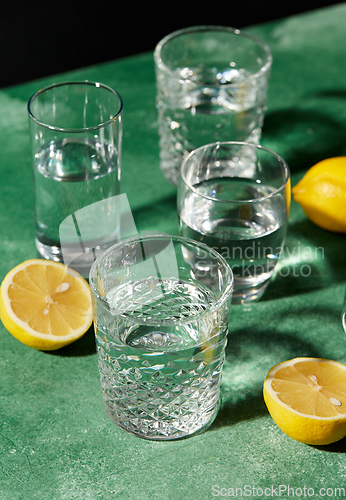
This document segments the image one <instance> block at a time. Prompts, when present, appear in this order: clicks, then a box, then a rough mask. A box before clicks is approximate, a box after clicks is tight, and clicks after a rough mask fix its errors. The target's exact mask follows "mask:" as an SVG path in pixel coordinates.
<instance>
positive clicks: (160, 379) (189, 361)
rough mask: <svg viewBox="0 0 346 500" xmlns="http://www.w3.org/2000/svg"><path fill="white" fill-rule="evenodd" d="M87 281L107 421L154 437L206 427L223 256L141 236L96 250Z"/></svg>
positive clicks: (221, 309) (224, 313) (217, 367)
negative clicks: (108, 247)
mask: <svg viewBox="0 0 346 500" xmlns="http://www.w3.org/2000/svg"><path fill="white" fill-rule="evenodd" d="M89 281H90V287H91V291H92V295H93V307H94V326H95V335H96V343H97V350H98V361H99V370H100V377H101V385H102V390H103V399H104V405H105V409H106V412H107V414H108V415H109V417H110V418H111V420H112V421H113V422H114V423H115V424H117V425H118V426H119V427H121V428H122V429H124V430H126V431H128V432H130V433H133V434H135V435H137V436H139V437H142V438H147V439H154V440H167V439H177V438H181V437H184V436H188V435H190V434H193V433H196V432H197V431H200V430H202V429H205V428H206V427H207V426H208V425H210V423H211V422H212V421H213V419H214V417H215V415H216V413H217V410H218V400H219V392H220V377H221V368H222V364H223V360H224V355H225V346H226V342H227V332H228V314H229V305H230V299H231V295H232V289H233V277H232V271H231V269H230V267H229V266H228V264H227V263H226V261H225V260H224V259H223V257H221V256H220V255H219V254H218V253H217V252H215V251H214V250H212V249H210V248H208V247H207V246H206V245H204V244H202V243H198V242H195V241H192V240H189V239H186V238H181V237H179V236H169V235H147V236H138V237H135V238H132V239H128V240H126V241H124V242H121V243H118V244H116V245H114V246H113V247H112V248H110V249H108V250H106V251H105V252H104V253H103V255H101V256H100V257H98V259H97V260H96V261H95V262H94V264H93V265H92V267H91V270H90V278H89Z"/></svg>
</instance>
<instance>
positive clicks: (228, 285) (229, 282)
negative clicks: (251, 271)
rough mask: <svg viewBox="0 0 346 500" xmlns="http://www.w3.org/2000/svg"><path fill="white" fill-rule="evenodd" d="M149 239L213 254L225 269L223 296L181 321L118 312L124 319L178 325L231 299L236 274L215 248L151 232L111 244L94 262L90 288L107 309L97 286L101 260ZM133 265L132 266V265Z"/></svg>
mask: <svg viewBox="0 0 346 500" xmlns="http://www.w3.org/2000/svg"><path fill="white" fill-rule="evenodd" d="M148 240H151V241H153V240H170V241H171V240H173V241H176V242H178V243H179V242H180V243H182V244H184V243H185V244H188V245H190V246H193V247H198V248H201V249H202V250H204V251H206V252H208V254H212V255H213V256H214V257H215V258H216V259H217V260H218V262H220V263H221V264H222V267H223V268H224V270H225V279H224V286H223V291H222V294H221V296H220V297H219V298H218V299H217V300H215V301H214V302H213V304H212V306H211V307H209V308H208V309H207V310H205V311H202V312H201V313H198V314H196V315H194V316H191V317H187V318H183V319H181V320H179V321H173V320H171V319H169V320H167V319H163V320H160V319H159V318H158V319H156V320H143V319H140V318H137V317H136V316H133V315H132V314H131V313H120V312H119V313H117V314H116V316H119V317H121V318H124V319H130V320H131V321H133V322H134V323H138V324H140V325H150V326H155V325H158V326H159V325H161V326H168V325H176V324H178V323H179V324H181V325H182V324H185V323H189V322H191V321H197V320H199V319H201V318H203V317H205V316H208V315H210V314H212V313H214V312H215V311H217V310H218V309H220V308H221V307H222V306H223V304H224V303H225V302H226V301H227V300H229V299H230V297H231V295H232V292H233V287H234V276H233V272H232V269H231V267H230V266H229V264H228V263H227V261H226V260H225V258H224V257H222V255H220V254H219V253H218V252H217V251H216V250H214V248H211V247H209V246H207V245H206V244H205V243H202V242H199V241H195V240H192V239H190V238H185V237H184V236H177V235H169V234H167V233H150V234H145V235H143V236H141V235H138V236H133V237H131V238H126V239H124V240H122V241H120V242H118V243H115V245H113V246H111V247H110V248H108V249H107V250H105V251H104V252H103V253H102V254H101V255H99V256H98V257H97V259H96V260H95V261H94V262H93V264H92V266H91V268H90V272H89V286H90V290H91V292H92V294H93V296H94V297H95V299H96V300H98V301H99V302H100V303H101V305H102V306H103V307H105V309H107V310H108V311H110V312H112V310H111V308H110V307H109V304H108V302H107V301H106V300H105V299H104V298H103V297H102V296H101V295H100V293H99V290H98V288H97V286H96V279H97V277H98V276H99V275H98V273H97V268H98V265H99V264H100V262H102V261H103V260H104V259H107V257H108V255H109V254H110V253H112V252H114V251H116V250H119V249H120V248H121V247H123V246H125V245H128V244H131V243H135V242H138V243H139V242H143V241H148ZM130 267H131V266H130Z"/></svg>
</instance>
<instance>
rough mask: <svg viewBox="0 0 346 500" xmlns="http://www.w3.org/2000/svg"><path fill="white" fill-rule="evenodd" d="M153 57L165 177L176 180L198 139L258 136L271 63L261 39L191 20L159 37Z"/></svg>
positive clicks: (199, 142)
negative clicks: (193, 24)
mask: <svg viewBox="0 0 346 500" xmlns="http://www.w3.org/2000/svg"><path fill="white" fill-rule="evenodd" d="M154 60H155V68H156V85H157V109H158V121H159V135H160V158H161V169H162V172H163V174H164V176H165V177H166V178H167V180H168V181H169V182H171V183H172V184H174V185H177V184H178V179H179V171H180V167H181V163H182V160H183V159H184V157H185V156H186V154H187V153H189V152H190V151H192V150H193V149H196V148H198V147H200V146H203V145H204V144H208V143H210V142H215V141H247V142H254V143H258V142H259V139H260V136H261V130H262V125H263V119H264V113H265V110H266V99H267V88H268V79H269V74H270V68H271V64H272V56H271V52H270V49H269V47H268V46H267V45H266V44H265V43H264V42H263V41H262V40H259V39H258V38H256V37H254V36H252V35H250V34H248V33H245V32H243V31H240V30H237V29H233V28H227V27H222V26H196V27H193V28H186V29H182V30H179V31H176V32H174V33H171V34H170V35H167V36H166V37H165V38H163V39H162V40H161V41H160V42H159V43H158V45H157V46H156V49H155V52H154Z"/></svg>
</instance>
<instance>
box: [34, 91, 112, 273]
mask: <svg viewBox="0 0 346 500" xmlns="http://www.w3.org/2000/svg"><path fill="white" fill-rule="evenodd" d="M28 112H29V117H30V119H29V124H30V134H31V146H32V165H33V172H34V188H35V218H36V247H37V250H38V253H39V255H40V256H41V257H43V258H46V259H51V260H55V261H60V262H63V261H65V263H68V264H69V265H70V266H71V267H73V268H74V269H76V270H77V271H79V272H81V273H82V274H83V275H84V276H87V275H88V274H89V270H90V266H91V264H92V262H93V261H94V259H95V257H96V255H97V254H99V253H100V252H102V251H103V250H104V249H105V248H108V247H109V246H110V245H112V244H114V243H115V242H116V241H117V238H118V231H119V220H118V219H119V214H118V212H117V210H116V207H115V204H114V203H112V202H110V203H107V202H106V203H104V204H103V205H102V207H101V209H100V205H99V206H98V210H95V214H94V216H92V215H91V216H90V214H91V213H92V211H90V212H86V211H84V212H83V213H84V218H83V220H81V219H80V213H81V211H80V210H81V209H82V208H83V207H87V206H90V205H93V204H96V203H97V202H100V201H102V200H114V199H115V197H116V196H117V195H118V194H119V191H120V156H121V139H122V120H121V118H122V116H121V115H122V100H121V97H120V96H119V94H118V93H117V92H115V91H114V90H113V89H111V88H110V87H107V86H106V85H103V84H102V83H94V82H66V83H60V84H57V85H52V86H49V87H46V88H44V89H41V90H39V91H38V92H37V93H35V94H34V95H33V96H32V97H31V99H30V100H29V103H28ZM95 206H96V205H95ZM101 212H102V217H100V214H101ZM86 213H87V217H86V216H85V214H86ZM61 233H62V234H61ZM62 239H63V241H62ZM62 246H63V250H64V252H63V251H62Z"/></svg>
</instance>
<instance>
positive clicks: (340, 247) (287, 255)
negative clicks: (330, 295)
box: [261, 218, 346, 301]
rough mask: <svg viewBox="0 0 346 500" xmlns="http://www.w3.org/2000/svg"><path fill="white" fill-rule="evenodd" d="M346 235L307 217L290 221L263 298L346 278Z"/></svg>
mask: <svg viewBox="0 0 346 500" xmlns="http://www.w3.org/2000/svg"><path fill="white" fill-rule="evenodd" d="M345 243H346V234H339V233H332V232H329V231H326V230H324V229H321V228H319V227H318V226H316V225H315V224H313V223H312V222H311V221H309V220H308V219H307V218H306V219H305V220H302V221H298V222H295V223H290V225H289V229H288V233H287V237H286V243H285V248H284V250H283V252H282V255H281V258H280V260H279V262H278V264H277V269H276V270H275V274H274V276H273V278H272V280H271V282H270V284H269V286H268V289H267V290H266V292H265V294H264V296H263V297H262V299H261V301H268V300H275V299H279V298H282V297H289V296H292V295H298V294H302V293H306V292H310V291H312V290H318V289H320V288H325V287H327V286H332V285H336V284H338V283H343V282H345V281H346V252H345Z"/></svg>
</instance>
